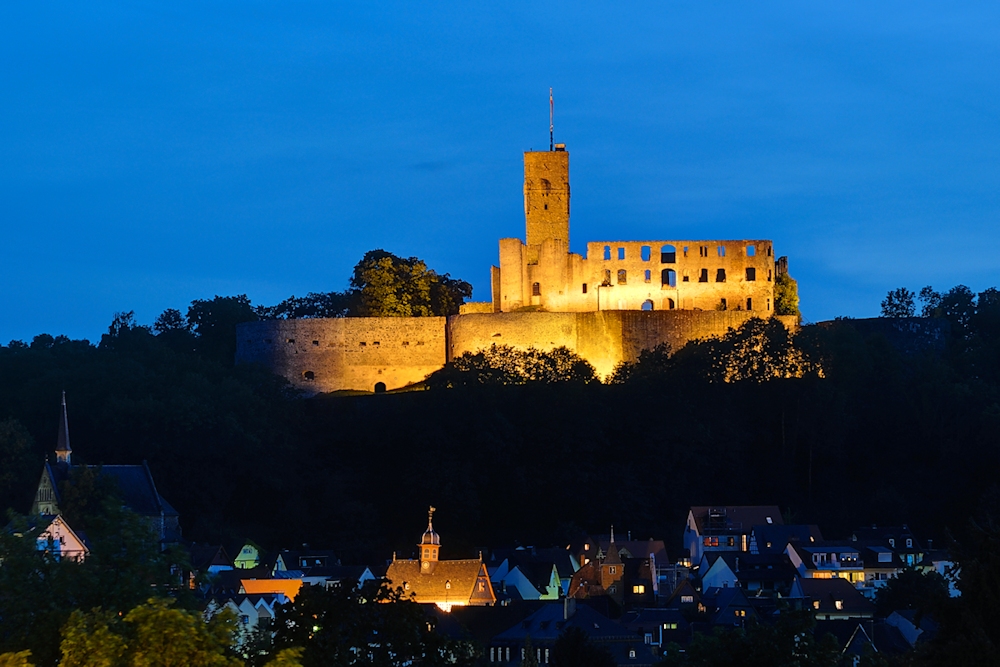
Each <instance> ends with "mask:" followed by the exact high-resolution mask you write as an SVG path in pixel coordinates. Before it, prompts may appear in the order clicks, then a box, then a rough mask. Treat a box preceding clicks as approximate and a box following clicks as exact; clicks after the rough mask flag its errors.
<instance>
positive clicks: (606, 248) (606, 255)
mask: <svg viewBox="0 0 1000 667" xmlns="http://www.w3.org/2000/svg"><path fill="white" fill-rule="evenodd" d="M610 260H611V246H609V245H606V246H604V261H606V262H607V261H610Z"/></svg>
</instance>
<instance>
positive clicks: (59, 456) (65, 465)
mask: <svg viewBox="0 0 1000 667" xmlns="http://www.w3.org/2000/svg"><path fill="white" fill-rule="evenodd" d="M55 454H56V460H55V462H50V461H46V462H45V467H44V468H43V469H42V477H41V479H40V480H39V481H38V488H37V490H36V491H35V500H34V502H33V503H32V504H31V514H32V515H43V516H59V515H61V514H62V510H61V508H60V507H59V503H60V500H61V499H60V496H61V489H62V487H63V485H64V484H68V483H71V481H72V473H73V472H74V470H77V469H83V468H89V469H91V470H96V471H97V472H98V473H99V475H100V477H101V478H105V479H109V480H110V481H111V482H112V485H113V487H114V490H115V492H116V493H117V494H118V495H119V497H120V498H121V501H122V504H123V505H125V506H126V507H127V508H128V509H130V510H131V511H133V512H135V513H136V514H138V515H139V516H141V517H143V518H144V519H146V520H147V521H148V522H149V524H150V526H151V527H152V529H153V532H154V533H155V534H156V536H157V538H158V539H159V541H160V544H161V546H166V545H167V544H169V543H172V542H177V541H179V540H180V537H181V529H180V514H179V513H178V512H177V510H175V509H174V508H173V506H172V505H171V504H170V503H168V502H167V501H166V499H164V498H163V496H161V495H160V494H159V492H158V491H157V490H156V484H154V483H153V475H152V473H151V472H150V471H149V466H148V465H147V464H146V462H145V461H143V462H142V465H102V466H74V465H73V463H72V455H73V450H72V448H71V447H70V444H69V420H68V418H67V416H66V392H63V395H62V409H61V411H60V412H59V435H58V437H57V439H56V451H55Z"/></svg>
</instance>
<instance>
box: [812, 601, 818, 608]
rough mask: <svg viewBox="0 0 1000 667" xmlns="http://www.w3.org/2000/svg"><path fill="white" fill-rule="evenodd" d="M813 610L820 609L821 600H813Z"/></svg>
mask: <svg viewBox="0 0 1000 667" xmlns="http://www.w3.org/2000/svg"><path fill="white" fill-rule="evenodd" d="M813 609H819V600H813Z"/></svg>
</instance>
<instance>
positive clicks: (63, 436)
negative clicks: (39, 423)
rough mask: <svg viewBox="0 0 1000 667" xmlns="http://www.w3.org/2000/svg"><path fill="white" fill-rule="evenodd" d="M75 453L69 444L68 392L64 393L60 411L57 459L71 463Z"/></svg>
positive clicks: (59, 461)
mask: <svg viewBox="0 0 1000 667" xmlns="http://www.w3.org/2000/svg"><path fill="white" fill-rule="evenodd" d="M72 454H73V450H72V448H70V446H69V420H68V419H67V418H66V392H65V391H64V392H63V393H62V411H61V412H60V413H59V434H58V436H57V437H56V461H57V462H58V463H65V464H66V465H70V457H71V455H72Z"/></svg>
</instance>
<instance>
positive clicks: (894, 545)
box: [889, 537, 896, 549]
mask: <svg viewBox="0 0 1000 667" xmlns="http://www.w3.org/2000/svg"><path fill="white" fill-rule="evenodd" d="M889 546H890V547H892V548H893V549H895V548H896V539H895V538H892V537H890V538H889Z"/></svg>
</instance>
